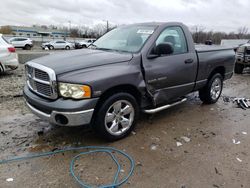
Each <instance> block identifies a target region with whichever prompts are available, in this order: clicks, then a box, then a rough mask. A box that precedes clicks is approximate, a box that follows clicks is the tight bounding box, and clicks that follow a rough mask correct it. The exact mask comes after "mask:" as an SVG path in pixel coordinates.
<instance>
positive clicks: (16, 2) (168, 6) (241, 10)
mask: <svg viewBox="0 0 250 188" xmlns="http://www.w3.org/2000/svg"><path fill="white" fill-rule="evenodd" d="M249 9H250V1H249V0H40V1H37V0H4V1H1V5H0V25H27V26H30V25H33V24H39V25H43V24H45V25H50V24H53V25H64V26H69V21H71V23H72V26H74V25H79V26H82V25H93V24H95V23H98V22H102V20H109V21H110V22H111V23H113V24H128V23H136V22H148V21H181V22H183V23H185V24H187V25H188V26H193V25H202V26H204V27H206V29H207V30H213V31H225V32H230V31H237V29H238V28H239V27H242V26H246V27H248V28H249V29H250V21H249Z"/></svg>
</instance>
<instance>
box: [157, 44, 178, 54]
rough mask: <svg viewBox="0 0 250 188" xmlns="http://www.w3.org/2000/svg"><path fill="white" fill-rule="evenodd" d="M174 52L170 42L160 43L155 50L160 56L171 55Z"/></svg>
mask: <svg viewBox="0 0 250 188" xmlns="http://www.w3.org/2000/svg"><path fill="white" fill-rule="evenodd" d="M173 52H174V48H173V45H172V44H171V43H169V42H164V43H160V44H158V45H157V46H156V47H155V49H154V54H157V55H158V56H161V55H170V54H172V53H173Z"/></svg>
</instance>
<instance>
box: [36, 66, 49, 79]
mask: <svg viewBox="0 0 250 188" xmlns="http://www.w3.org/2000/svg"><path fill="white" fill-rule="evenodd" d="M35 77H36V78H37V79H40V80H44V81H49V80H50V79H49V75H48V73H46V72H44V71H42V70H39V69H35Z"/></svg>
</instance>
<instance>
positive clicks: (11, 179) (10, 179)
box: [6, 178, 14, 182]
mask: <svg viewBox="0 0 250 188" xmlns="http://www.w3.org/2000/svg"><path fill="white" fill-rule="evenodd" d="M6 181H7V182H12V181H14V179H13V178H7V179H6Z"/></svg>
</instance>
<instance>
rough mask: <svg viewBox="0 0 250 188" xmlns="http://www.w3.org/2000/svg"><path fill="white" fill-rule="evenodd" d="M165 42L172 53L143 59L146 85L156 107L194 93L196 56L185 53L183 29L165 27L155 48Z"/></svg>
mask: <svg viewBox="0 0 250 188" xmlns="http://www.w3.org/2000/svg"><path fill="white" fill-rule="evenodd" d="M165 42H167V43H170V44H171V46H172V47H173V53H172V54H169V55H161V56H159V57H156V58H144V60H143V66H144V70H145V79H146V85H147V88H148V90H149V92H150V93H151V94H152V95H153V97H154V102H155V103H156V104H162V103H166V102H171V101H173V100H175V99H176V98H178V97H181V96H184V95H186V94H188V93H189V92H191V91H192V90H193V88H194V85H195V79H196V72H197V58H196V53H195V52H189V51H188V45H187V42H186V38H185V35H184V32H183V30H182V28H181V27H179V26H175V27H173V26H171V27H167V28H166V29H164V30H163V31H162V32H161V34H160V35H159V37H158V38H157V40H156V41H155V44H154V45H155V46H157V45H158V44H160V43H165Z"/></svg>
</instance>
